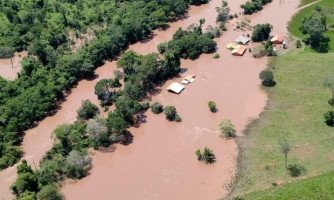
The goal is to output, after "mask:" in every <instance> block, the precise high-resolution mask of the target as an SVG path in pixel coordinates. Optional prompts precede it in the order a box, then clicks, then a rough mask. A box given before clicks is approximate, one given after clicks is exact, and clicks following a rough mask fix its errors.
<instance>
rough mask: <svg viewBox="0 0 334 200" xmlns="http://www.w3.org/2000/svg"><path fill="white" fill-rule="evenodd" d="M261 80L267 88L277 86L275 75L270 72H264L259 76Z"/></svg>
mask: <svg viewBox="0 0 334 200" xmlns="http://www.w3.org/2000/svg"><path fill="white" fill-rule="evenodd" d="M259 78H260V79H261V81H262V85H264V86H266V87H271V86H274V85H275V81H274V75H273V73H272V72H271V71H270V70H267V69H266V70H263V71H261V72H260V74H259Z"/></svg>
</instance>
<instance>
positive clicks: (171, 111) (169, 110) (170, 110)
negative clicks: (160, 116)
mask: <svg viewBox="0 0 334 200" xmlns="http://www.w3.org/2000/svg"><path fill="white" fill-rule="evenodd" d="M164 114H165V115H166V119H167V120H169V121H174V120H175V118H176V116H177V112H176V108H175V107H174V106H166V107H165V109H164Z"/></svg>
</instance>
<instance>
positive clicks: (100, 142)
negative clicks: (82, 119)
mask: <svg viewBox="0 0 334 200" xmlns="http://www.w3.org/2000/svg"><path fill="white" fill-rule="evenodd" d="M86 133H87V134H88V137H89V140H90V142H91V145H92V146H93V147H94V149H97V148H98V147H100V146H103V147H107V146H109V145H110V138H109V137H110V136H109V131H108V127H107V122H106V120H104V119H101V118H97V119H90V120H89V121H88V122H87V127H86Z"/></svg>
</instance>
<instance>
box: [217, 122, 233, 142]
mask: <svg viewBox="0 0 334 200" xmlns="http://www.w3.org/2000/svg"><path fill="white" fill-rule="evenodd" d="M219 129H220V132H221V134H222V135H221V136H223V137H226V138H231V137H235V134H236V130H235V129H234V125H233V124H232V123H231V121H230V120H227V119H225V120H223V121H222V122H221V123H220V124H219Z"/></svg>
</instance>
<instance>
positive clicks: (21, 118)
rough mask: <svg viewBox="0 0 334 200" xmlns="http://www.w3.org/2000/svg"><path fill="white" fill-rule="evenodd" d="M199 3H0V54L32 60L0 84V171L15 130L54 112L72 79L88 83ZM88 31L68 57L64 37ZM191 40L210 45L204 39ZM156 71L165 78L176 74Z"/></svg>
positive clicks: (132, 89) (15, 140)
mask: <svg viewBox="0 0 334 200" xmlns="http://www.w3.org/2000/svg"><path fill="white" fill-rule="evenodd" d="M205 2H206V0H192V1H188V0H173V1H172V0H168V1H155V0H148V1H144V0H134V1H109V0H98V1H93V0H77V1H66V2H58V1H54V0H37V1H26V0H14V1H13V0H4V1H1V4H0V19H1V23H0V46H1V48H2V49H4V48H5V47H8V48H14V49H15V50H28V51H29V53H30V54H32V55H34V56H29V57H28V58H26V59H24V61H23V62H22V72H21V73H20V75H19V77H18V78H17V79H16V80H15V81H6V80H4V79H2V78H0V105H1V106H0V169H3V168H6V167H7V166H9V165H13V164H14V163H15V162H16V161H17V160H18V159H19V157H20V155H21V150H20V149H19V148H18V147H17V145H19V144H20V140H21V137H22V133H23V131H24V130H26V129H28V128H30V127H32V126H33V125H34V124H35V123H36V122H38V121H40V120H41V119H43V118H44V117H45V116H46V115H47V114H48V113H50V112H52V111H53V110H55V109H56V108H57V105H58V103H59V101H61V100H62V99H63V97H64V93H63V92H64V91H65V90H68V89H70V88H71V87H72V86H73V85H75V84H76V83H77V82H78V81H79V80H80V79H83V78H91V77H93V74H94V69H95V68H96V67H98V66H99V65H101V64H102V63H103V62H104V61H105V60H106V59H111V58H114V57H115V56H117V55H118V54H119V53H120V52H121V51H122V50H124V49H125V48H126V47H127V46H128V45H129V44H131V43H134V42H136V41H138V40H141V39H143V38H145V37H147V36H149V35H150V34H151V32H152V30H153V29H155V28H158V27H162V26H165V25H166V23H167V22H168V21H170V20H175V19H176V18H177V17H179V16H180V15H182V14H183V13H184V12H185V11H186V10H187V8H188V6H189V5H190V4H196V5H198V4H201V3H205ZM90 30H92V31H93V32H94V35H95V39H94V40H93V41H91V42H90V43H89V44H86V45H84V46H83V47H82V48H80V49H79V50H78V51H76V52H73V51H72V49H71V44H72V42H71V37H70V36H69V32H74V33H75V35H76V36H79V37H82V35H83V34H84V33H86V32H88V31H90ZM198 37H200V38H201V39H204V40H205V41H207V42H208V43H211V44H213V43H212V42H210V41H209V39H208V38H206V37H205V38H202V36H199V35H198ZM203 48H204V47H203ZM207 49H212V48H211V47H208V48H207ZM174 55H175V54H174ZM150 57H154V56H153V55H151V56H150ZM165 57H166V59H165V62H164V63H165V65H168V66H175V67H177V65H178V63H177V60H178V59H177V58H176V59H175V58H171V59H169V58H170V57H169V55H166V56H165ZM162 66H163V65H162ZM168 69H169V70H170V69H171V68H168ZM176 69H177V68H176ZM164 73H165V74H163V75H166V76H167V75H171V74H173V73H176V71H173V70H172V71H164ZM112 86H113V87H114V85H112ZM138 87H139V89H138ZM140 87H141V86H140V85H133V86H130V85H129V86H128V87H127V90H126V92H127V93H128V94H131V97H132V98H135V99H138V98H140V97H142V95H143V93H136V92H137V91H138V90H141V88H140ZM100 91H101V90H99V88H97V91H96V92H97V93H98V95H99V94H100V96H103V95H102V94H101V93H100ZM102 93H103V92H102ZM111 96H112V98H111V99H113V100H109V97H107V98H106V100H105V99H103V101H106V103H109V101H115V99H117V96H116V97H114V96H113V95H111ZM116 106H117V104H116ZM122 114H126V113H122Z"/></svg>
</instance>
